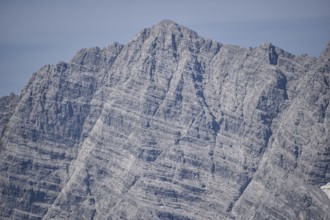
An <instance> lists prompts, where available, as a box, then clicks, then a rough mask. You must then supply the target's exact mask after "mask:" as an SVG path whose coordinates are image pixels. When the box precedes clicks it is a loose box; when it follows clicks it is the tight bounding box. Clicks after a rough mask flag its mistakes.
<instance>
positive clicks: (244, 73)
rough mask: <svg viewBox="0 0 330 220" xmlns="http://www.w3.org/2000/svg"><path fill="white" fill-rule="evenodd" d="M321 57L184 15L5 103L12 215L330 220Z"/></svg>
mask: <svg viewBox="0 0 330 220" xmlns="http://www.w3.org/2000/svg"><path fill="white" fill-rule="evenodd" d="M329 83H330V44H329V45H328V46H327V49H325V51H324V53H323V54H322V55H321V56H320V58H314V57H309V56H307V55H302V56H297V55H293V54H290V53H288V52H286V51H284V50H282V49H280V48H278V47H276V46H274V45H272V44H263V45H261V46H259V47H257V48H244V47H240V46H234V45H223V44H221V43H218V42H215V41H212V40H208V39H204V38H202V37H200V36H199V35H198V34H197V33H196V32H194V31H192V30H190V29H188V28H186V27H183V26H180V25H178V24H176V23H174V22H172V21H168V20H165V21H162V22H160V23H158V24H156V25H155V26H153V27H151V28H149V29H144V30H143V31H141V32H140V33H138V34H137V35H136V36H135V38H134V39H133V40H132V41H130V42H129V43H127V44H126V45H121V44H118V43H114V44H112V45H110V46H108V47H106V48H103V49H101V48H98V47H96V48H89V49H82V50H80V51H79V52H78V53H77V54H76V55H75V56H74V57H73V58H72V60H71V61H69V62H60V63H58V64H56V65H46V66H44V67H42V68H41V69H40V70H39V71H38V72H36V73H34V74H33V76H32V78H31V79H30V81H29V82H28V83H27V85H26V87H25V88H24V89H23V90H22V93H21V95H20V96H15V95H11V96H9V97H3V98H1V99H0V108H1V111H2V114H1V120H0V131H1V136H0V137H1V145H0V189H1V196H0V216H1V219H162V220H163V219H184V220H187V219H330V214H329V210H330V199H329V198H328V197H327V195H326V193H324V192H323V191H322V190H321V189H320V187H321V186H322V185H325V184H327V183H328V182H330V132H329V129H330V111H329V108H328V106H329V98H330V89H329Z"/></svg>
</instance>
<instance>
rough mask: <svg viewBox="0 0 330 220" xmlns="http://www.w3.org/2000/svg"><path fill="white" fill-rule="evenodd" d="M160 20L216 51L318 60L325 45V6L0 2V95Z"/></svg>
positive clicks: (214, 1) (163, 0)
mask: <svg viewBox="0 0 330 220" xmlns="http://www.w3.org/2000/svg"><path fill="white" fill-rule="evenodd" d="M164 19H169V20H172V21H175V22H177V23H178V24H181V25H184V26H186V27H188V28H190V29H193V30H194V31H196V32H197V33H198V34H199V35H200V36H202V37H205V38H208V39H212V40H215V41H218V42H220V43H223V44H235V45H240V46H244V47H257V46H259V45H261V44H262V43H272V44H274V45H276V46H278V47H280V48H282V49H284V50H286V51H288V52H290V53H293V54H297V55H300V54H306V53H307V54H309V55H311V56H315V57H318V56H319V55H320V54H321V53H322V51H323V49H324V48H325V46H326V45H327V43H328V42H329V41H330V1H329V0H313V1H312V0H272V1H270V0H249V1H247V0H56V1H53V0H29V1H26V0H0V96H4V95H9V94H10V93H11V92H14V93H16V94H20V92H21V90H22V89H23V87H24V86H25V85H26V83H27V82H28V80H29V78H30V77H31V76H32V74H33V73H34V72H36V71H38V69H40V68H41V67H42V66H44V65H46V64H56V63H58V62H60V61H69V60H70V59H71V57H73V56H74V55H75V53H76V52H77V51H78V50H79V49H81V48H88V47H95V46H98V47H101V48H102V47H106V46H107V45H109V44H112V43H114V42H119V43H122V44H125V43H128V42H129V41H130V40H131V39H133V37H134V36H135V35H136V34H137V33H138V32H139V31H140V30H142V29H143V28H148V27H151V26H152V25H154V24H156V23H158V22H160V21H161V20H164Z"/></svg>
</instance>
